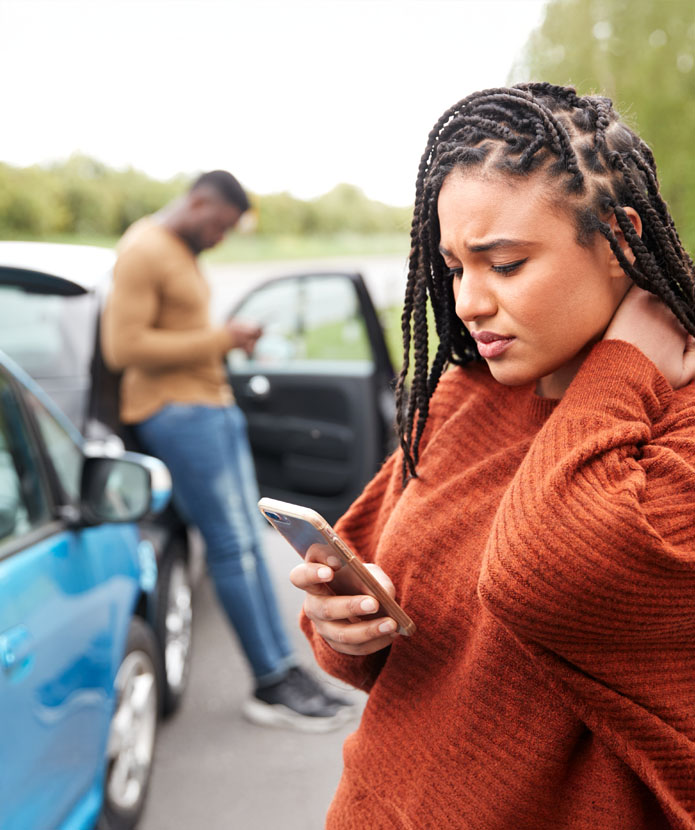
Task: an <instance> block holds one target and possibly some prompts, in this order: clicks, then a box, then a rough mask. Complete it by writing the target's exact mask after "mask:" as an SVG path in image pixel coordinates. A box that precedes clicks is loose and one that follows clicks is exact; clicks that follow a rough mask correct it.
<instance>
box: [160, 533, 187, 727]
mask: <svg viewBox="0 0 695 830" xmlns="http://www.w3.org/2000/svg"><path fill="white" fill-rule="evenodd" d="M192 599H193V588H192V585H191V578H190V573H189V569H188V563H187V561H186V558H185V555H184V549H183V546H182V543H181V542H180V541H175V542H174V543H173V544H172V545H171V546H170V547H169V549H168V550H167V551H166V553H165V556H164V557H163V559H162V561H161V562H160V564H159V579H158V602H157V619H156V624H155V633H156V635H157V640H158V641H159V652H160V660H161V671H162V677H163V689H162V708H161V711H162V715H163V716H164V717H167V716H169V715H172V714H173V713H174V712H175V711H176V710H177V709H178V708H179V706H180V705H181V701H182V700H183V696H184V693H185V691H186V687H187V686H188V677H189V674H190V669H191V656H192V650H191V638H192V634H193V604H192Z"/></svg>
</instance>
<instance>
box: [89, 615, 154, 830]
mask: <svg viewBox="0 0 695 830" xmlns="http://www.w3.org/2000/svg"><path fill="white" fill-rule="evenodd" d="M158 666H159V658H158V652H157V644H156V642H155V638H154V634H153V633H152V631H151V630H150V628H149V626H147V624H146V623H145V622H143V620H141V619H139V618H138V617H134V618H133V620H132V621H131V625H130V631H129V633H128V641H127V644H126V649H125V653H124V655H123V659H122V661H121V664H120V667H119V669H118V672H117V675H116V681H115V684H114V685H115V687H116V706H115V709H114V713H113V718H112V719H111V728H110V732H109V740H108V746H107V767H106V777H105V781H104V806H103V809H102V815H101V817H100V821H99V824H98V827H99V830H132V828H134V827H135V826H136V824H137V822H138V819H139V818H140V814H141V813H142V810H143V807H144V804H145V796H146V794H147V787H148V785H149V782H150V775H151V772H152V763H153V760H154V747H155V738H156V733H157V717H158V709H159V696H160V675H159V668H158Z"/></svg>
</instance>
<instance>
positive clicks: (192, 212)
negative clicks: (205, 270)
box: [184, 191, 242, 253]
mask: <svg viewBox="0 0 695 830" xmlns="http://www.w3.org/2000/svg"><path fill="white" fill-rule="evenodd" d="M241 213H242V212H241V211H240V210H239V208H238V207H236V205H230V204H229V202H225V200H224V199H223V198H222V197H221V196H218V195H217V194H216V193H213V192H211V191H208V192H200V193H192V194H191V196H190V202H189V221H188V223H187V228H186V231H185V234H184V236H185V239H186V241H187V242H188V244H189V245H190V247H191V248H192V249H193V250H194V251H195V252H196V253H200V252H201V251H205V250H207V249H208V248H214V246H215V245H217V244H218V243H219V242H221V241H222V240H223V239H224V237H225V236H226V235H227V233H228V232H229V231H231V230H232V228H234V227H235V226H236V225H237V223H238V221H239V219H240V218H241Z"/></svg>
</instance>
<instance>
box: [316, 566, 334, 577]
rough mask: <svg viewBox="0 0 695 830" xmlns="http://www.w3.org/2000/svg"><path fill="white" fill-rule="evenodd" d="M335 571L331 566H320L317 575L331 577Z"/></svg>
mask: <svg viewBox="0 0 695 830" xmlns="http://www.w3.org/2000/svg"><path fill="white" fill-rule="evenodd" d="M332 573H333V571H332V570H331V569H330V568H319V569H318V571H316V575H317V576H318V578H319V579H330V578H331V575H332Z"/></svg>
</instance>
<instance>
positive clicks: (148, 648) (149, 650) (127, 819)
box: [96, 617, 162, 830]
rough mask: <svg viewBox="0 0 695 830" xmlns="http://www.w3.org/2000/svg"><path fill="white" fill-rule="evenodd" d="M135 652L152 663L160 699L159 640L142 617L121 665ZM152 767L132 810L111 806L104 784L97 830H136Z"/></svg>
mask: <svg viewBox="0 0 695 830" xmlns="http://www.w3.org/2000/svg"><path fill="white" fill-rule="evenodd" d="M133 651H141V652H143V653H144V654H146V655H147V656H148V657H149V659H150V661H151V663H152V668H153V671H154V676H155V682H156V683H157V695H158V697H159V694H160V689H161V686H162V677H161V668H160V659H159V648H158V647H157V640H156V638H155V635H154V632H153V631H152V628H151V627H150V626H149V625H148V624H147V623H146V622H145V621H144V620H142V619H141V618H140V617H133V619H132V620H131V622H130V629H129V631H128V639H127V641H126V648H125V652H124V654H123V660H122V661H121V664H122V663H123V661H124V660H125V658H126V657H127V656H128V655H129V654H131V653H132V652H133ZM156 743H157V735H156V731H155V746H156ZM154 755H155V753H154V752H153V753H152V762H153V764H152V766H153V765H154ZM152 766H150V769H149V772H148V773H147V781H146V783H145V786H144V788H143V792H142V796H141V798H140V800H139V801H138V803H137V804H136V805H135V807H134V808H133V809H132V810H128V811H124V810H121V809H120V808H118V807H116V806H115V805H113V804H111V803H110V802H109V801H108V800H107V796H106V784H104V803H103V806H102V808H101V814H100V816H99V820H98V822H97V825H96V830H134V828H135V826H136V825H137V823H138V821H139V820H140V817H141V815H142V812H143V810H144V808H145V802H146V801H147V791H148V789H149V784H150V778H151V776H152ZM107 776H108V770H107Z"/></svg>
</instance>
